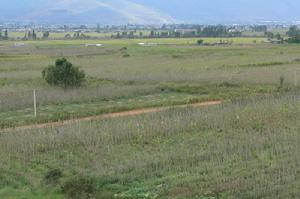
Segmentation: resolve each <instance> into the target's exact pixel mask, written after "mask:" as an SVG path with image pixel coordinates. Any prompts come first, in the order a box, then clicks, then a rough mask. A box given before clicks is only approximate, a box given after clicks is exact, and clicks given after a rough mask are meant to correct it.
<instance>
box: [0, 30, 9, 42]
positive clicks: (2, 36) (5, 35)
mask: <svg viewBox="0 0 300 199" xmlns="http://www.w3.org/2000/svg"><path fill="white" fill-rule="evenodd" d="M8 38H9V37H8V31H7V30H5V31H2V30H0V40H8Z"/></svg>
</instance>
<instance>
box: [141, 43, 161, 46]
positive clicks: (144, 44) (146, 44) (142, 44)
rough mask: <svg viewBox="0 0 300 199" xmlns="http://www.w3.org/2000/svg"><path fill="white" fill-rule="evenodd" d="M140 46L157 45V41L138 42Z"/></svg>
mask: <svg viewBox="0 0 300 199" xmlns="http://www.w3.org/2000/svg"><path fill="white" fill-rule="evenodd" d="M138 44H139V45H140V46H157V43H138Z"/></svg>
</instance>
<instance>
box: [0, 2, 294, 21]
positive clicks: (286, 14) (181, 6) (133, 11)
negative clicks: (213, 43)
mask: <svg viewBox="0 0 300 199" xmlns="http://www.w3.org/2000/svg"><path fill="white" fill-rule="evenodd" d="M2 1H3V2H1V6H0V21H2V22H4V21H19V22H36V23H59V24H63V23H77V24H80V23H101V24H127V23H132V24H170V23H241V22H258V21H280V22H282V21H300V12H299V11H298V10H299V9H300V1H299V0H263V1H262V0H210V1H207V0H2Z"/></svg>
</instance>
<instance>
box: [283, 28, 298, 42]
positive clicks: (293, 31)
mask: <svg viewBox="0 0 300 199" xmlns="http://www.w3.org/2000/svg"><path fill="white" fill-rule="evenodd" d="M286 34H287V36H289V38H288V39H287V40H286V41H287V42H288V43H300V30H299V28H298V27H297V26H291V27H290V29H289V31H288V32H287V33H286Z"/></svg>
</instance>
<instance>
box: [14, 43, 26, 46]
mask: <svg viewBox="0 0 300 199" xmlns="http://www.w3.org/2000/svg"><path fill="white" fill-rule="evenodd" d="M23 46H26V44H25V43H15V47H23Z"/></svg>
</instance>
